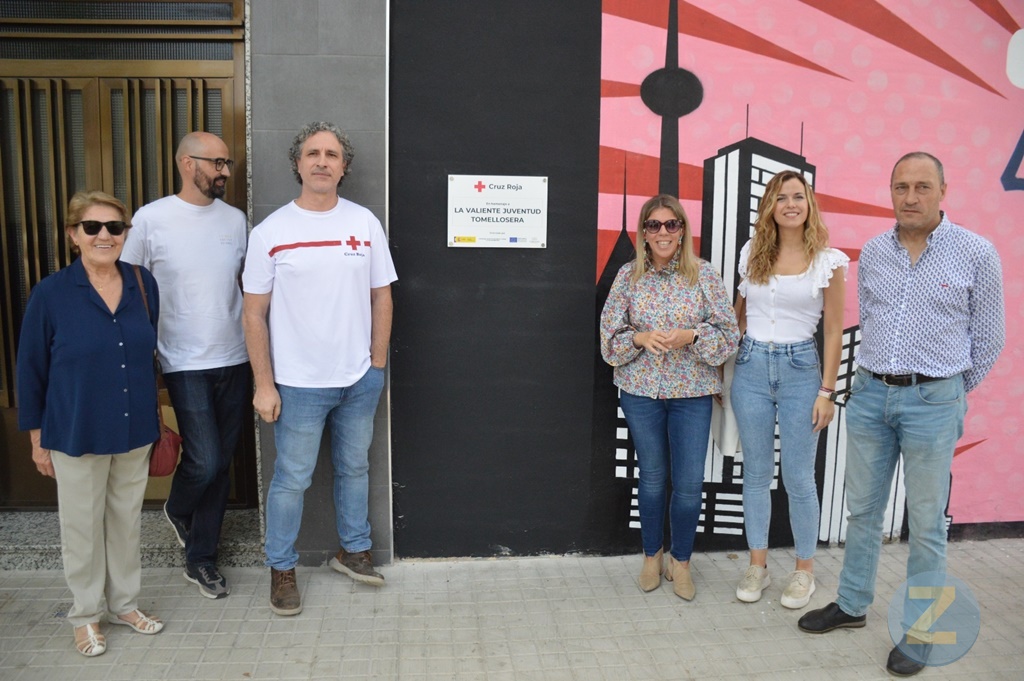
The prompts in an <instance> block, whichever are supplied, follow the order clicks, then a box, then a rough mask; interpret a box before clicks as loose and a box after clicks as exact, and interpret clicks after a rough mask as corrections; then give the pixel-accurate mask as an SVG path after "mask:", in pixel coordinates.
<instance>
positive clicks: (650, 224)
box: [644, 218, 686, 234]
mask: <svg viewBox="0 0 1024 681" xmlns="http://www.w3.org/2000/svg"><path fill="white" fill-rule="evenodd" d="M662 225H664V226H665V231H666V232H668V233H669V234H675V233H676V232H678V231H679V230H681V229H682V228H683V227H684V226H685V225H686V223H685V222H683V221H682V220H680V219H678V218H672V219H671V220H665V222H661V221H660V220H644V231H645V232H647V233H648V234H657V233H658V232H660V231H661V227H662Z"/></svg>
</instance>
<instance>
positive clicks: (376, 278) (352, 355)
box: [242, 198, 398, 388]
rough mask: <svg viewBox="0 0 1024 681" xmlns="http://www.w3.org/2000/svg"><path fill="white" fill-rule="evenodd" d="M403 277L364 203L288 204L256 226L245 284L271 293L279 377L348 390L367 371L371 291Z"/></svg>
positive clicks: (274, 359)
mask: <svg viewBox="0 0 1024 681" xmlns="http://www.w3.org/2000/svg"><path fill="white" fill-rule="evenodd" d="M396 279H398V276H397V275H396V274H395V266H394V263H393V262H392V261H391V253H390V252H389V250H388V241H387V237H386V236H385V234H384V229H383V228H382V227H381V225H380V222H379V221H378V220H377V218H376V217H374V215H373V213H371V212H370V211H369V210H367V209H366V208H363V207H362V206H360V205H358V204H355V203H352V202H351V201H347V200H345V199H342V198H339V199H338V205H336V206H335V207H334V208H332V209H331V210H329V211H323V212H318V211H308V210H303V209H302V208H299V207H298V206H297V205H295V202H294V201H293V202H291V203H289V204H287V205H285V206H282V207H281V208H279V209H277V210H276V211H274V212H273V213H272V214H271V215H270V216H269V217H267V219H266V220H264V221H263V222H261V223H260V224H259V225H257V226H256V228H255V229H254V230H253V231H252V234H251V235H250V237H249V251H248V253H247V254H246V257H245V272H244V274H243V275H242V285H243V287H244V288H245V292H246V293H256V294H265V293H269V294H270V317H269V328H270V358H271V363H272V365H273V369H274V381H275V382H276V383H280V384H282V385H287V386H291V387H293V388H343V387H347V386H350V385H352V384H353V383H355V382H356V381H358V380H359V379H360V378H361V377H362V376H363V374H365V373H366V371H367V370H368V369H369V368H370V330H371V329H370V325H371V318H370V289H372V288H380V287H382V286H387V285H389V284H390V283H391V282H393V281H395V280H396Z"/></svg>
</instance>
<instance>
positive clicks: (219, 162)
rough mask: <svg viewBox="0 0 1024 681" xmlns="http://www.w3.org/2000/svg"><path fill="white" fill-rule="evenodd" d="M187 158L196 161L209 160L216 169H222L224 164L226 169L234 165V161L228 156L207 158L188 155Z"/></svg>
mask: <svg viewBox="0 0 1024 681" xmlns="http://www.w3.org/2000/svg"><path fill="white" fill-rule="evenodd" d="M189 158H194V159H196V160H197V161H209V162H210V163H212V164H213V169H214V170H217V171H221V170H224V166H227V167H228V170H231V169H233V168H234V167H235V162H234V161H232V160H231V159H230V158H207V157H205V156H192V155H189Z"/></svg>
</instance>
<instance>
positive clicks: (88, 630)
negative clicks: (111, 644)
mask: <svg viewBox="0 0 1024 681" xmlns="http://www.w3.org/2000/svg"><path fill="white" fill-rule="evenodd" d="M82 629H85V638H83V639H79V638H78V632H79V631H81V630H82ZM75 650H77V651H78V652H80V653H82V654H83V655H85V656H86V657H96V656H97V655H102V654H103V653H105V652H107V639H106V637H105V636H104V635H103V634H101V633H100V623H99V622H90V623H89V624H84V625H82V626H80V627H75Z"/></svg>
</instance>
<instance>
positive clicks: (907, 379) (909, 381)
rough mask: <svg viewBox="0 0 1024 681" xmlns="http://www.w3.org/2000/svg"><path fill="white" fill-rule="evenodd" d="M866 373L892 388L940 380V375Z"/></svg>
mask: <svg viewBox="0 0 1024 681" xmlns="http://www.w3.org/2000/svg"><path fill="white" fill-rule="evenodd" d="M868 373H869V374H871V375H872V376H874V377H875V378H877V379H878V380H879V381H881V382H882V383H885V384H886V385H887V386H889V387H892V388H906V387H907V386H908V385H916V384H918V383H928V382H929V381H941V380H942V377H940V376H925V375H924V374H876V373H875V372H874V371H869V372H868Z"/></svg>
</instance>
